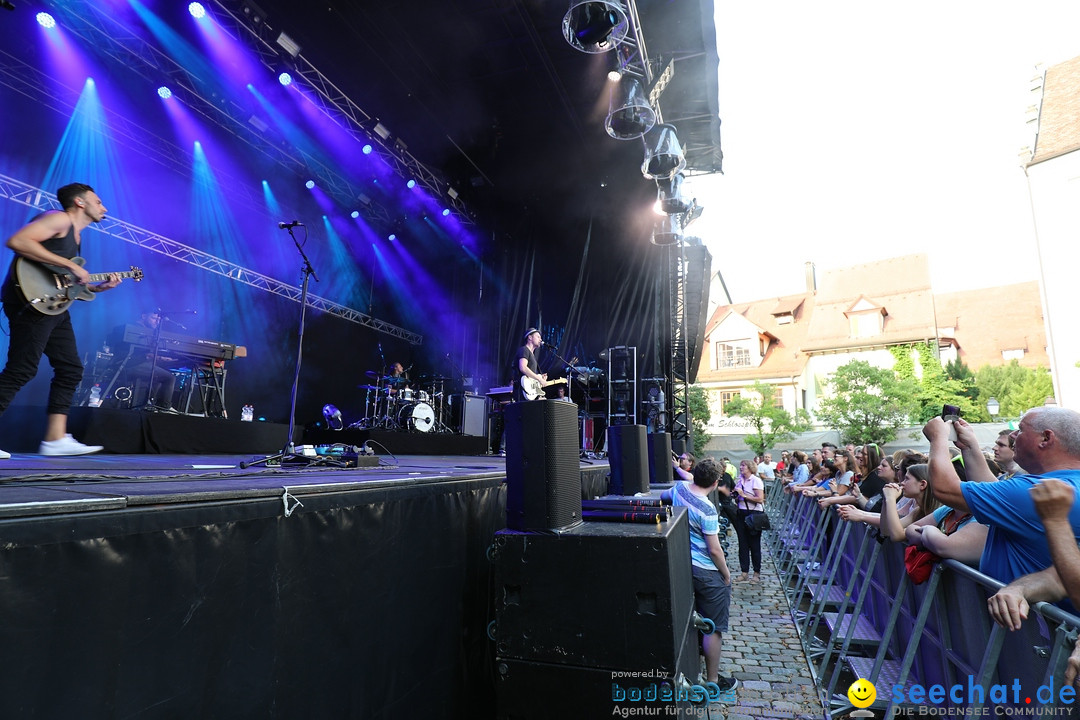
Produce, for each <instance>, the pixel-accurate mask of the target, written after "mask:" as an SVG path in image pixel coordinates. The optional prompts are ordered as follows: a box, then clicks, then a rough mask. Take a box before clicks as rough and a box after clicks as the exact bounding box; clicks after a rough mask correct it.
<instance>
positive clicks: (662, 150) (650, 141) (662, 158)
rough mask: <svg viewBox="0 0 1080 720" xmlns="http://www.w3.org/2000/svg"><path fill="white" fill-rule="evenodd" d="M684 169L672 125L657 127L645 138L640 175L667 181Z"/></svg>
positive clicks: (684, 163)
mask: <svg viewBox="0 0 1080 720" xmlns="http://www.w3.org/2000/svg"><path fill="white" fill-rule="evenodd" d="M684 167H686V157H684V156H683V151H682V145H680V144H679V136H678V135H676V134H675V126H674V125H658V126H657V127H656V128H654V130H653V132H652V133H651V134H650V135H649V136H648V137H646V138H645V160H644V161H643V162H642V163H641V174H642V175H644V176H645V177H647V178H649V179H650V180H660V179H668V178H670V177H671V176H672V175H674V174H675V173H677V172H680V171H681V170H682V169H683V168H684Z"/></svg>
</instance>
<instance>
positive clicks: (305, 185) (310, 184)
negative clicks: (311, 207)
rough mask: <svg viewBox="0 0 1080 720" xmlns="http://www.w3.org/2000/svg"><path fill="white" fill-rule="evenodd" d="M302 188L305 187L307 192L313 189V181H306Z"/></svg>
mask: <svg viewBox="0 0 1080 720" xmlns="http://www.w3.org/2000/svg"><path fill="white" fill-rule="evenodd" d="M304 187H306V188H307V189H308V190H310V189H312V188H313V187H315V181H314V180H308V181H307V182H306V183H304Z"/></svg>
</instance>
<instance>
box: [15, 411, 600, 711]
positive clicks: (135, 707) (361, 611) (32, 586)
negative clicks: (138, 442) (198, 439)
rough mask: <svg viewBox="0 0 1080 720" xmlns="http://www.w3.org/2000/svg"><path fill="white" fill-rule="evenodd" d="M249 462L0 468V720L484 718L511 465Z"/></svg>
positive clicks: (592, 466) (594, 491)
mask: <svg viewBox="0 0 1080 720" xmlns="http://www.w3.org/2000/svg"><path fill="white" fill-rule="evenodd" d="M235 424H237V425H240V423H238V422H237V423H235ZM245 424H246V423H245ZM254 457H255V456H252V455H239V454H229V455H221V454H203V455H189V454H184V455H176V454H141V455H131V454H123V455H121V454H98V455H87V456H81V457H74V458H47V457H41V456H37V455H22V454H16V455H14V456H13V457H12V459H11V460H5V461H0V568H2V577H3V592H0V616H2V617H4V623H3V626H2V628H0V647H3V648H4V656H5V658H6V662H5V670H4V672H3V673H2V674H0V717H43V718H44V717H81V718H114V717H155V718H173V717H235V718H272V717H280V718H290V717H323V718H380V717H382V718H397V717H411V716H414V715H418V714H423V715H424V716H425V717H445V718H466V717H494V682H495V677H496V675H495V672H494V669H493V663H494V658H495V652H494V648H493V645H492V643H491V642H490V641H489V640H488V635H487V632H488V631H487V627H488V624H489V623H490V622H491V621H492V620H493V619H494V611H493V603H494V598H493V597H492V595H493V591H492V587H493V586H492V582H493V580H492V568H491V565H490V563H489V561H488V560H487V559H486V557H487V553H488V549H489V546H490V545H491V543H492V541H493V538H494V536H495V533H496V532H497V531H498V530H500V529H502V528H503V527H504V526H505V498H506V491H505V485H504V480H505V477H506V467H505V462H504V460H503V458H501V457H499V456H492V455H485V456H475V457H470V456H419V455H402V456H398V457H393V456H390V455H385V454H384V455H381V456H379V455H377V456H375V458H373V460H374V461H375V462H378V465H376V466H372V467H367V468H325V467H322V468H293V467H288V466H286V467H278V468H263V467H252V468H248V469H247V470H242V469H241V468H240V466H239V465H240V463H241V462H243V461H250V460H252V459H254ZM608 470H609V468H608V465H607V463H606V462H601V461H597V462H586V461H583V462H582V464H581V465H580V472H581V476H582V481H583V487H585V488H591V489H586V490H584V491H583V495H585V494H587V495H589V496H590V497H592V496H596V495H602V494H604V493H605V492H606V488H607V474H608Z"/></svg>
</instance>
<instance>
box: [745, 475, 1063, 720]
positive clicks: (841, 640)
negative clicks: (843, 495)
mask: <svg viewBox="0 0 1080 720" xmlns="http://www.w3.org/2000/svg"><path fill="white" fill-rule="evenodd" d="M766 507H767V509H768V512H769V514H770V519H771V521H772V527H773V528H774V530H772V531H768V532H767V533H766V538H765V542H766V543H767V544H768V546H769V548H770V550H771V553H772V557H773V561H774V563H775V565H776V569H777V571H778V573H779V574H780V579H781V581H782V583H783V586H784V588H785V592H786V594H787V598H788V602H789V606H790V608H791V614H792V619H793V620H794V622H795V624H796V627H797V629H798V631H799V634H800V637H801V639H802V642H803V648H804V650H805V652H806V657H807V661H808V663H809V665H810V670H811V673H812V674H813V677H814V680H815V683H816V685H817V688H818V691H819V693H820V695H821V700H822V702H823V704H824V705H825V707H826V708H828V709H829V712H830V714H831V715H832V716H834V717H835V716H839V715H844V714H848V713H850V712H851V711H852V710H854V709H855V707H854V706H853V704H852V702H851V700H850V699H849V697H848V694H847V693H848V688H849V687H850V685H851V684H852V683H853V682H854V681H855V680H858V679H865V680H868V681H869V682H871V683H873V685H874V688H875V690H876V700H875V701H874V703H873V704H872V705H871V706H870V709H871V710H878V711H884V713H883V715H884V717H892V716H894V715H896V714H897V713H898V712H899V713H903V714H911V715H956V714H960V712H961V711H958V710H957V708H981V710H970V711H963V714H966V715H971V714H994V715H998V716H1002V715H1032V714H1041V715H1046V714H1053V715H1056V714H1062V715H1064V714H1071V713H1072V709H1073V708H1074V707H1076V706H1077V705H1078V703H1077V702H1076V696H1075V693H1073V692H1072V689H1071V688H1069V689H1063V684H1062V678H1063V675H1064V672H1065V668H1066V663H1067V661H1068V658H1069V655H1070V654H1071V652H1072V650H1073V645H1074V643H1075V641H1076V637H1077V629H1078V628H1080V618H1078V617H1076V616H1074V615H1071V614H1068V613H1065V612H1063V611H1062V610H1061V609H1060V608H1058V607H1056V606H1053V605H1048V604H1045V603H1039V604H1037V605H1035V606H1034V607H1033V608H1032V612H1031V613H1030V614H1029V617H1028V619H1027V621H1025V622H1024V625H1023V627H1022V628H1021V629H1020V630H1018V631H1015V632H1009V631H1007V630H1004V629H1003V628H1001V627H1000V626H998V625H997V624H995V623H994V622H993V620H992V619H991V618H990V615H989V612H988V610H987V602H986V601H987V598H988V597H989V596H991V595H993V594H994V593H995V592H997V590H998V589H999V588H1001V587H1002V583H1000V582H998V581H997V580H994V579H993V578H990V577H988V576H986V575H983V574H981V573H979V572H978V571H977V570H975V569H973V568H971V567H968V566H966V565H964V564H962V563H959V562H956V561H953V560H945V561H942V562H940V563H938V564H937V565H936V566H935V568H934V571H933V572H932V574H931V576H930V578H929V580H927V581H926V582H925V583H923V584H921V585H914V584H913V583H912V582H911V580H910V579H909V578H908V575H907V573H906V572H905V570H904V547H905V545H904V544H903V543H894V542H892V541H890V540H888V539H882V538H881V537H880V536H879V535H878V533H877V532H876V529H874V528H871V527H868V526H866V525H864V524H862V523H853V522H845V521H844V520H842V519H841V518H840V517H839V516H838V515H837V514H836V512H835V509H834V508H835V506H833V507H829V508H825V509H822V508H820V507H819V506H818V504H817V501H816V500H815V499H812V498H806V497H803V496H802V495H792V494H788V493H784V492H782V490H781V488H780V487H779V483H777V484H776V485H775V486H773V487H770V488H769V492H768V497H767V504H766ZM852 618H854V622H852ZM935 686H936V687H935ZM1077 714H1078V715H1080V713H1077Z"/></svg>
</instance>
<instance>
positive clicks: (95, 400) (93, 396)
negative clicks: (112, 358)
mask: <svg viewBox="0 0 1080 720" xmlns="http://www.w3.org/2000/svg"><path fill="white" fill-rule="evenodd" d="M89 404H90V407H101V385H100V384H99V383H94V387H92V388H90V403H89Z"/></svg>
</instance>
